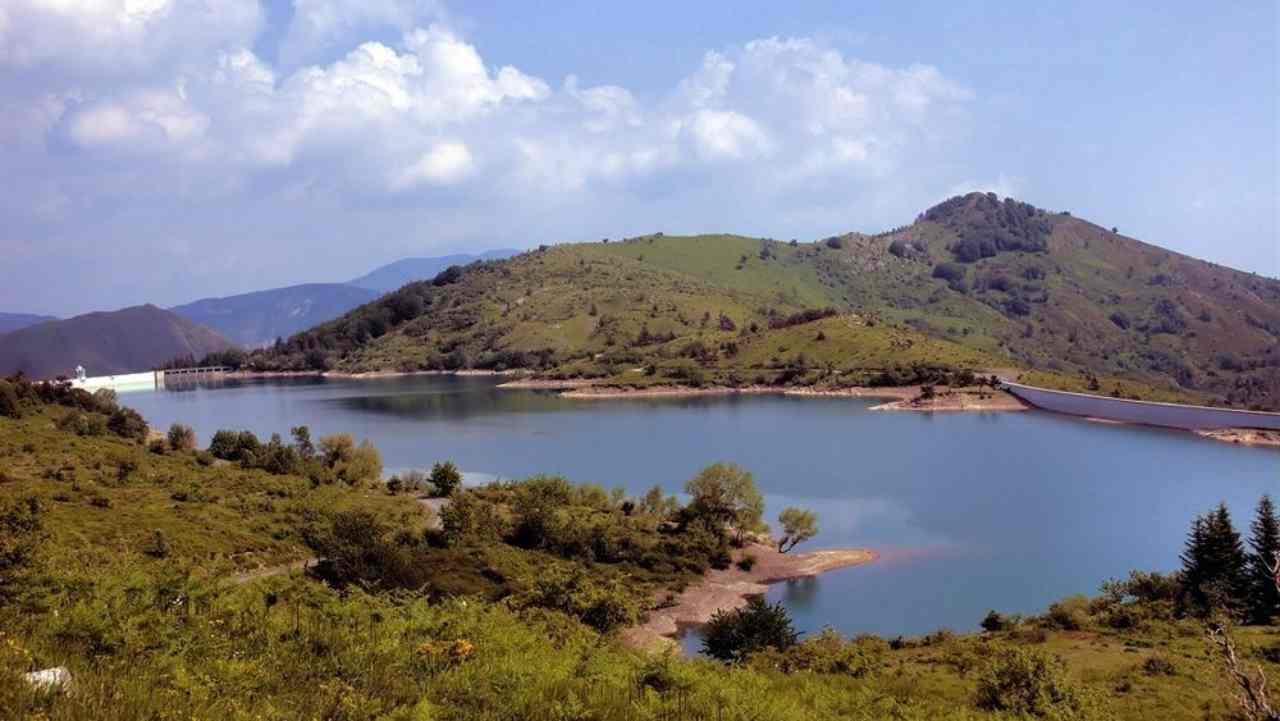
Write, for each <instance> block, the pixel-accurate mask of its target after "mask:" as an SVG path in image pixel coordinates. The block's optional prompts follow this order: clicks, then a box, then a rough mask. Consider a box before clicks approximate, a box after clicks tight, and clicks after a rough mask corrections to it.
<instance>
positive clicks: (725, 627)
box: [702, 596, 800, 663]
mask: <svg viewBox="0 0 1280 721" xmlns="http://www.w3.org/2000/svg"><path fill="white" fill-rule="evenodd" d="M799 638H800V634H799V633H797V632H796V630H795V628H794V627H793V626H792V625H791V617H790V616H788V615H787V609H785V608H783V606H782V604H781V603H778V604H770V603H769V602H768V601H765V600H764V599H763V598H761V597H759V596H753V597H752V598H751V599H750V600H749V601H747V605H746V606H743V607H742V608H739V609H736V610H732V611H728V610H724V609H721V610H719V611H716V612H715V614H714V615H712V616H711V620H710V621H708V622H707V624H706V625H705V626H704V627H703V629H702V651H703V653H705V654H707V655H708V656H710V657H712V658H714V659H718V660H720V661H724V662H725V663H741V662H743V661H745V660H746V659H747V657H748V656H750V655H751V654H753V653H756V652H758V651H763V650H765V649H767V648H774V649H777V650H779V651H786V650H787V649H789V648H791V647H792V646H794V645H796V641H797V640H799Z"/></svg>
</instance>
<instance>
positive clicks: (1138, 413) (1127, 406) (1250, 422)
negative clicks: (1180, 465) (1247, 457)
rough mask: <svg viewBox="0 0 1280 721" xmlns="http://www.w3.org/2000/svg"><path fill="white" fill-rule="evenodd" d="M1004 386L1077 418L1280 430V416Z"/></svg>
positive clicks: (1035, 403) (1197, 427) (1187, 427)
mask: <svg viewBox="0 0 1280 721" xmlns="http://www.w3.org/2000/svg"><path fill="white" fill-rule="evenodd" d="M1004 385H1005V387H1006V388H1008V389H1009V392H1010V393H1012V394H1014V395H1015V396H1017V397H1019V398H1021V399H1022V400H1024V401H1026V402H1027V403H1030V404H1031V405H1033V406H1035V407H1037V408H1043V409H1044V410H1047V411H1055V412H1057V413H1068V414H1070V415H1073V416H1087V417H1090V418H1101V419H1104V420H1108V421H1121V422H1123V423H1141V424H1143V425H1148V426H1164V427H1166V428H1182V429H1184V430H1189V431H1198V430H1214V429H1218V428H1262V429H1267V430H1273V431H1280V413H1264V412H1262V411H1246V410H1236V409H1233V408H1212V407H1209V406H1186V405H1180V404H1177V403H1155V402H1152V401H1132V400H1127V399H1124V398H1110V397H1108V396H1095V395H1089V394H1086V393H1071V392H1069V391H1054V390H1049V389H1047V388H1037V387H1035V386H1024V385H1022V384H1021V383H1009V382H1006V383H1005V384H1004Z"/></svg>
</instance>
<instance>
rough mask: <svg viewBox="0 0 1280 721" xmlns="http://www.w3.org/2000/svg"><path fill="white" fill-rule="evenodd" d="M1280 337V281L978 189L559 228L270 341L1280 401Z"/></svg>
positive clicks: (334, 358)
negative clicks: (532, 244)
mask: <svg viewBox="0 0 1280 721" xmlns="http://www.w3.org/2000/svg"><path fill="white" fill-rule="evenodd" d="M1278 340H1280V281H1277V280H1274V279H1270V278H1264V277H1260V276H1257V275H1253V274H1249V273H1244V272H1240V271H1236V270H1231V269H1229V268H1224V267H1221V266H1218V265H1214V264H1212V263H1207V262H1204V261H1200V260H1196V259H1194V258H1190V257H1187V256H1184V255H1180V254H1177V253H1173V252H1171V251H1167V250H1164V249H1161V248H1159V247H1157V246H1154V245H1150V244H1147V243H1144V242H1141V241H1139V240H1136V239H1133V238H1129V237H1127V236H1124V235H1121V234H1120V233H1118V232H1116V230H1115V229H1112V230H1107V229H1105V228H1103V227H1101V226H1098V225H1096V224H1093V223H1089V222H1087V221H1084V220H1080V219H1077V218H1074V217H1072V216H1070V215H1068V214H1065V213H1052V212H1048V211H1045V210H1041V209H1038V208H1035V207H1033V206H1030V205H1027V204H1025V203H1021V202H1018V201H1015V200H1012V199H1004V200H1001V199H999V198H997V197H995V196H994V195H987V194H978V193H974V194H970V195H966V196H959V197H957V198H953V199H951V200H949V201H946V202H944V203H941V204H939V205H938V206H935V207H933V208H930V209H929V210H927V211H925V212H924V213H922V214H921V215H920V216H919V217H918V218H917V219H916V221H915V222H913V223H912V224H911V225H909V226H905V227H902V228H898V229H895V230H893V231H890V232H887V233H881V234H878V235H864V234H860V233H849V234H845V235H841V236H832V237H829V238H825V239H822V240H819V241H816V242H810V243H800V242H798V241H794V240H793V241H790V242H783V241H778V240H772V239H760V238H749V237H743V236H733V235H706V236H695V237H676V236H666V235H663V234H662V233H656V234H653V235H647V236H642V237H637V238H630V239H626V240H624V241H621V242H614V243H590V244H568V245H558V246H551V247H545V246H544V247H542V248H540V249H538V250H536V251H531V252H529V253H525V254H522V255H519V256H516V257H514V258H511V259H508V260H504V261H499V262H480V263H473V264H471V265H468V266H466V267H465V268H455V269H454V270H450V271H446V272H444V273H442V274H441V275H439V276H437V277H436V278H435V279H434V280H432V281H420V282H417V283H414V284H411V285H408V286H406V287H404V288H402V289H400V290H399V291H397V292H395V293H392V294H390V295H387V296H385V297H383V298H381V299H379V300H378V301H376V302H374V303H371V304H369V305H366V306H363V307H361V308H358V309H356V310H353V311H352V312H350V313H348V314H347V315H345V316H343V317H342V318H338V319H335V320H334V321H331V322H329V323H326V324H322V325H320V326H318V327H316V328H313V329H311V330H309V331H307V332H305V333H301V334H299V335H297V336H294V337H293V338H291V339H290V340H289V341H288V342H287V343H286V344H284V346H282V347H280V348H276V349H273V350H271V351H269V352H266V353H262V354H259V355H257V356H254V357H253V359H252V361H251V362H252V364H253V365H255V366H256V367H258V368H262V369H294V370H303V369H308V368H310V369H336V370H342V371H349V372H363V371H375V370H400V371H404V370H422V369H460V368H492V369H506V368H527V369H532V370H535V371H537V372H538V373H541V374H544V375H552V376H565V375H581V376H592V377H603V378H609V379H612V380H613V381H614V382H619V383H627V384H634V383H652V382H683V383H688V382H692V383H693V384H694V385H697V384H699V383H703V382H705V383H723V384H730V385H733V384H740V383H748V382H765V383H778V382H782V383H793V384H795V383H798V384H830V385H849V384H854V383H866V382H870V381H878V382H884V383H895V384H897V383H911V382H916V381H921V382H931V381H932V380H935V379H936V378H937V376H938V372H945V371H955V370H961V369H967V370H983V369H990V368H1009V367H1013V368H1022V369H1037V370H1038V371H1040V374H1039V377H1041V378H1042V379H1044V378H1048V379H1049V381H1050V382H1054V383H1056V384H1058V385H1063V386H1064V387H1085V388H1090V389H1093V390H1095V391H1100V392H1115V393H1120V394H1123V395H1144V396H1151V395H1153V394H1157V395H1158V394H1164V395H1169V396H1171V397H1178V398H1186V399H1194V400H1205V401H1219V402H1227V403H1231V404H1234V405H1240V406H1246V407H1262V408H1275V407H1280V353H1278V352H1277V351H1276V348H1278V347H1280V343H1278V342H1277V341H1278ZM635 369H642V370H639V371H637V370H635ZM930 369H933V370H930ZM646 379H648V380H646ZM1120 379H1124V380H1123V382H1121V380H1120Z"/></svg>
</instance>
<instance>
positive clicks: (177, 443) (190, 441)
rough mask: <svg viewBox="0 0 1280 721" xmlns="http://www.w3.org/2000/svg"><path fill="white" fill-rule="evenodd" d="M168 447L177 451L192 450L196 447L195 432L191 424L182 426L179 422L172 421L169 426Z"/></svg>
mask: <svg viewBox="0 0 1280 721" xmlns="http://www.w3.org/2000/svg"><path fill="white" fill-rule="evenodd" d="M167 439H168V441H169V449H170V450H173V451H177V452H179V453H185V452H187V451H191V450H194V449H195V447H196V432H195V431H194V430H192V429H191V426H184V425H183V424H181V423H174V424H173V425H171V426H169V434H168V436H167Z"/></svg>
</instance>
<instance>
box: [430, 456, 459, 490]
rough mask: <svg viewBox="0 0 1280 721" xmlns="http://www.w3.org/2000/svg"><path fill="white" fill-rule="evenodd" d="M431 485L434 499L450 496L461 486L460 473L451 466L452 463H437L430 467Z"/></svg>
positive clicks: (455, 467) (456, 468)
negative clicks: (433, 489)
mask: <svg viewBox="0 0 1280 721" xmlns="http://www.w3.org/2000/svg"><path fill="white" fill-rule="evenodd" d="M431 485H432V486H433V487H434V488H435V495H436V497H438V498H445V497H448V496H452V495H453V492H454V491H456V490H458V487H459V486H461V485H462V473H461V472H459V471H458V467H457V466H455V465H453V461H445V462H444V463H437V464H435V465H434V466H432V467H431Z"/></svg>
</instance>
